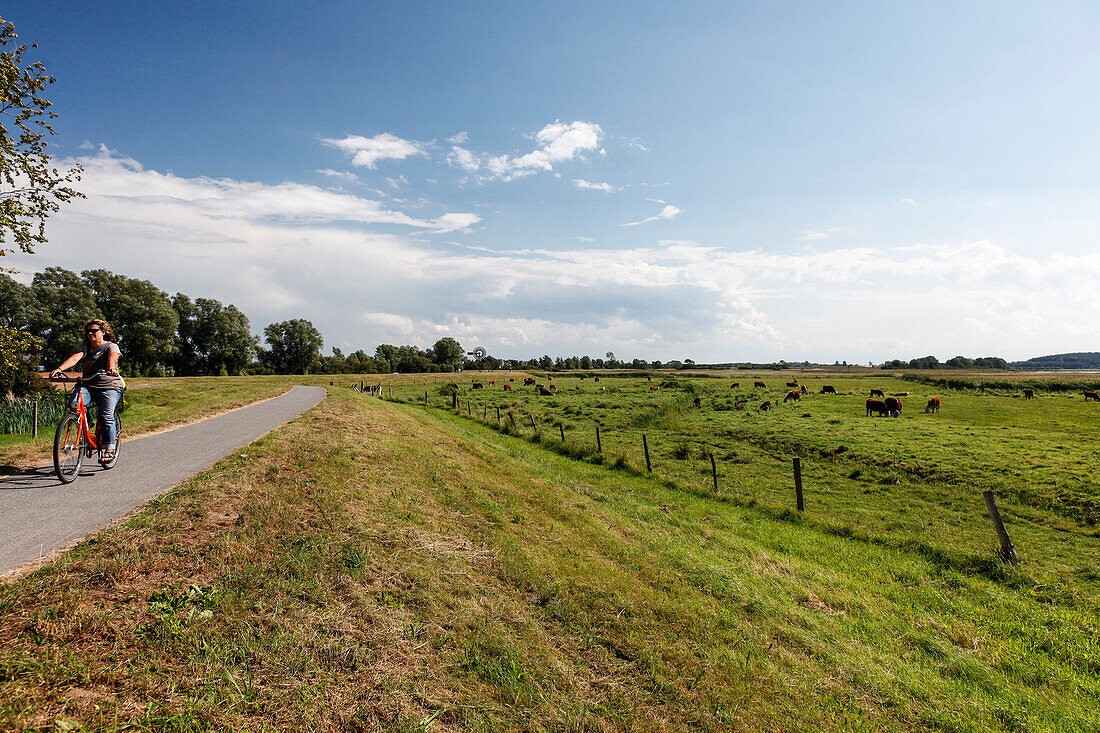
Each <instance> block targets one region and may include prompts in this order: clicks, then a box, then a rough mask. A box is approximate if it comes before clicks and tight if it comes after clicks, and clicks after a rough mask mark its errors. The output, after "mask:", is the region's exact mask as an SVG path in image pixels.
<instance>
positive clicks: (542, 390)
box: [539, 384, 554, 395]
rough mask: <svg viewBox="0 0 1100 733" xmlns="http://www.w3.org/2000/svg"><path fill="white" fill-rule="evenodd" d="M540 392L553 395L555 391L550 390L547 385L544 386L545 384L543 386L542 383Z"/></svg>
mask: <svg viewBox="0 0 1100 733" xmlns="http://www.w3.org/2000/svg"><path fill="white" fill-rule="evenodd" d="M539 394H540V395H553V394H554V393H553V392H551V391H550V390H548V389H547V388H546V387H543V386H542V385H541V384H540V385H539Z"/></svg>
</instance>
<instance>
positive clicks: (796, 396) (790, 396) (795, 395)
mask: <svg viewBox="0 0 1100 733" xmlns="http://www.w3.org/2000/svg"><path fill="white" fill-rule="evenodd" d="M800 399H802V393H801V392H799V391H798V390H797V389H795V390H791V391H790V392H788V393H787V396H786V397H784V398H783V401H784V402H790V401H791V400H794V401H796V402H797V401H798V400H800Z"/></svg>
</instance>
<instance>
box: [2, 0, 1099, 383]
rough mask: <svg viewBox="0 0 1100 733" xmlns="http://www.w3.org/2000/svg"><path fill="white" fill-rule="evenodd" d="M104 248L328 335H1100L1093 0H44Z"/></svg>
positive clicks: (51, 65) (550, 343)
mask: <svg viewBox="0 0 1100 733" xmlns="http://www.w3.org/2000/svg"><path fill="white" fill-rule="evenodd" d="M3 15H4V18H5V19H7V20H11V21H13V22H14V23H15V24H16V28H17V30H18V32H19V33H20V36H21V38H22V39H23V40H26V41H32V40H33V41H36V42H37V43H38V44H39V49H38V56H39V58H41V59H42V60H43V61H44V63H45V64H46V65H47V68H48V69H49V70H50V72H51V73H53V74H54V75H55V76H56V77H57V83H56V84H55V85H53V87H52V88H51V89H50V94H49V98H50V99H51V100H52V101H53V102H54V103H55V109H56V111H57V112H58V113H59V114H60V115H61V118H60V120H59V121H58V124H57V126H56V129H57V132H58V134H57V136H56V137H55V138H54V140H53V143H52V149H53V151H54V154H55V155H56V156H58V157H59V158H62V159H65V160H72V161H75V160H80V161H81V162H82V164H83V165H84V166H85V169H86V174H85V177H84V181H83V182H82V188H83V190H84V191H85V193H87V194H88V198H87V199H86V200H84V201H82V202H79V203H77V204H74V205H72V206H69V207H67V208H66V210H65V211H64V212H63V213H62V214H59V215H58V216H56V217H55V218H54V219H53V220H51V223H50V225H49V228H48V232H47V233H48V236H49V237H50V240H51V241H50V242H49V243H48V244H47V245H44V246H42V247H41V248H39V251H38V253H37V254H36V255H34V256H33V257H25V256H23V257H13V258H11V259H12V260H13V262H12V264H13V265H15V266H17V267H19V269H20V270H22V272H23V277H24V278H26V277H29V276H30V275H31V274H32V273H33V272H34V271H36V270H37V269H41V268H44V267H47V266H50V265H61V266H65V267H69V268H71V269H84V268H86V267H92V266H98V267H107V268H108V269H111V270H113V271H115V272H120V273H124V274H127V275H131V276H136V277H142V278H146V279H149V280H152V281H153V282H154V283H156V284H157V285H159V286H160V287H162V288H163V289H165V290H168V291H169V292H175V291H177V290H179V291H183V292H186V293H188V294H189V295H192V296H193V297H214V298H217V299H219V300H222V301H223V302H226V303H230V302H231V303H235V304H236V305H238V307H240V308H242V309H243V310H244V311H245V312H246V313H247V314H248V315H249V317H250V318H251V320H252V324H253V327H254V329H255V330H256V331H257V332H259V331H260V330H261V329H262V328H263V326H264V325H266V324H267V323H270V322H273V321H276V320H282V319H285V318H292V317H305V318H309V319H311V320H312V321H313V322H314V323H315V324H316V325H317V326H318V327H319V328H320V329H321V331H322V333H323V334H324V335H325V338H326V344H327V345H329V346H338V347H340V348H342V349H345V350H347V349H354V348H360V347H363V348H367V349H368V350H369V349H372V348H373V346H375V345H377V344H378V343H417V344H419V345H421V346H427V345H430V344H431V343H433V342H434V341H435V340H436V339H437V338H439V337H440V336H444V335H450V336H455V337H456V338H458V339H459V340H460V341H461V342H462V343H463V344H464V345H465V346H467V347H468V348H473V346H475V345H482V346H485V347H486V348H487V349H488V350H489V351H490V353H493V354H495V355H498V356H503V357H518V356H528V355H538V354H542V353H550V354H552V355H558V354H562V355H569V354H582V353H589V354H593V355H600V354H603V352H605V351H608V350H613V351H615V352H616V354H618V355H619V356H620V357H623V356H626V357H628V358H631V357H634V356H638V357H642V358H646V359H664V360H667V359H673V358H677V359H683V358H694V359H696V360H698V361H730V360H758V361H759V360H774V359H781V358H783V359H788V360H802V359H810V360H816V361H827V362H832V361H834V360H846V361H849V362H852V363H857V362H867V361H876V362H877V361H882V360H884V359H889V358H895V357H902V358H908V357H913V356H920V355H924V354H929V353H930V354H934V355H937V356H939V357H940V358H941V359H946V358H949V357H951V356H954V355H956V354H963V355H967V356H981V355H1000V356H1005V357H1007V358H1010V359H1015V358H1027V357H1030V356H1034V355H1037V354H1041V353H1053V352H1060V351H1078V350H1096V349H1097V348H1098V346H1097V343H1096V336H1095V329H1093V328H1092V326H1091V325H1090V322H1094V321H1095V319H1096V313H1097V312H1098V306H1100V296H1098V295H1097V292H1098V290H1100V289H1098V288H1096V287H1095V283H1096V282H1097V278H1098V277H1100V255H1098V247H1097V244H1098V243H1100V242H1098V235H1097V232H1098V231H1100V206H1098V205H1097V202H1098V200H1100V196H1098V194H1100V180H1098V174H1097V171H1100V124H1098V122H1100V120H1098V117H1100V114H1098V103H1097V100H1098V99H1100V51H1098V49H1097V47H1096V44H1095V39H1096V38H1097V37H1100V10H1098V9H1097V6H1095V5H1093V4H1089V3H1045V4H1042V5H1041V6H1040V5H1038V4H1025V3H966V4H957V3H922V4H919V5H918V4H909V5H903V4H896V3H832V4H827V5H826V4H818V3H793V2H792V3H783V2H758V3H730V2H697V3H682V4H677V5H671V4H657V3H645V2H616V3H610V2H609V3H591V2H590V3H557V4H546V3H522V2H507V3H503V2H502V3H476V4H459V3H418V2H409V3H377V4H373V3H362V2H355V3H352V2H318V3H312V4H299V3H283V2H263V3H258V2H240V3H212V2H194V3H188V4H176V3H158V2H151V3H131V2H114V3H95V4H91V3H89V4H73V3H62V2H41V1H39V2H34V3H26V2H15V3H9V4H7V5H6V6H5V10H4V14H3Z"/></svg>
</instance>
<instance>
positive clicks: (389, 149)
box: [321, 132, 427, 168]
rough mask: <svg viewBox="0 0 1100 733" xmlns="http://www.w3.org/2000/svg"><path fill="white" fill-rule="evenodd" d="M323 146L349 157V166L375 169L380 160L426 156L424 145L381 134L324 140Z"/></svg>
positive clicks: (385, 133)
mask: <svg viewBox="0 0 1100 733" xmlns="http://www.w3.org/2000/svg"><path fill="white" fill-rule="evenodd" d="M321 142H323V143H324V144H325V145H328V146H329V147H333V148H336V149H337V150H339V151H341V152H342V153H344V154H345V155H350V156H351V164H352V165H358V166H363V167H366V168H375V167H376V166H377V163H378V161H380V160H404V159H405V158H408V157H410V156H413V155H427V152H426V150H425V145H424V144H423V143H418V142H416V141H413V140H403V139H401V138H399V137H397V136H396V135H391V134H390V133H388V132H383V133H382V134H380V135H375V136H374V137H363V136H362V135H348V136H347V137H345V138H341V139H339V140H337V139H335V138H324V139H323V140H321Z"/></svg>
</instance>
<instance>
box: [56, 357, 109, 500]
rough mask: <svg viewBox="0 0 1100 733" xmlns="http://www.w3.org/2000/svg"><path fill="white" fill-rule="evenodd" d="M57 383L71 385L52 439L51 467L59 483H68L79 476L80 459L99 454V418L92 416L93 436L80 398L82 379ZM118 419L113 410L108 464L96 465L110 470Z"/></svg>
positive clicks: (63, 379) (82, 398) (106, 462)
mask: <svg viewBox="0 0 1100 733" xmlns="http://www.w3.org/2000/svg"><path fill="white" fill-rule="evenodd" d="M55 381H58V382H75V383H76V386H75V387H74V388H73V392H72V396H71V397H70V398H69V407H70V409H69V412H67V413H66V414H65V416H64V417H62V418H61V422H60V423H58V425H57V433H56V434H55V435H54V438H53V467H54V471H56V472H57V477H58V478H59V479H61V483H64V484H71V483H72V482H73V481H75V480H76V477H77V476H78V475H80V467H81V465H82V464H83V463H84V457H85V456H87V457H89V458H91V457H92V455H93V454H95V453H96V452H99V453H100V454H101V455H102V451H103V448H102V447H101V445H102V441H103V437H104V436H103V434H102V433H103V427H104V426H103V425H101V424H100V420H99V416H98V415H97V416H96V431H95V433H94V434H93V433H92V431H91V430H89V429H88V410H87V408H86V407H85V406H84V395H83V394H82V393H81V391H80V388H81V387H82V386H83V384H84V382H85V381H87V380H84V379H79V378H78V379H70V378H68V377H64V378H61V379H57V380H55ZM121 436H122V419H121V418H120V417H119V416H118V410H117V409H116V410H115V452H114V455H113V456H112V457H111V459H110V460H109V461H101V462H100V465H101V466H103V467H104V468H107V469H110V468H114V467H115V463H116V462H117V461H118V449H119V445H120V444H121V442H122V440H121Z"/></svg>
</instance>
